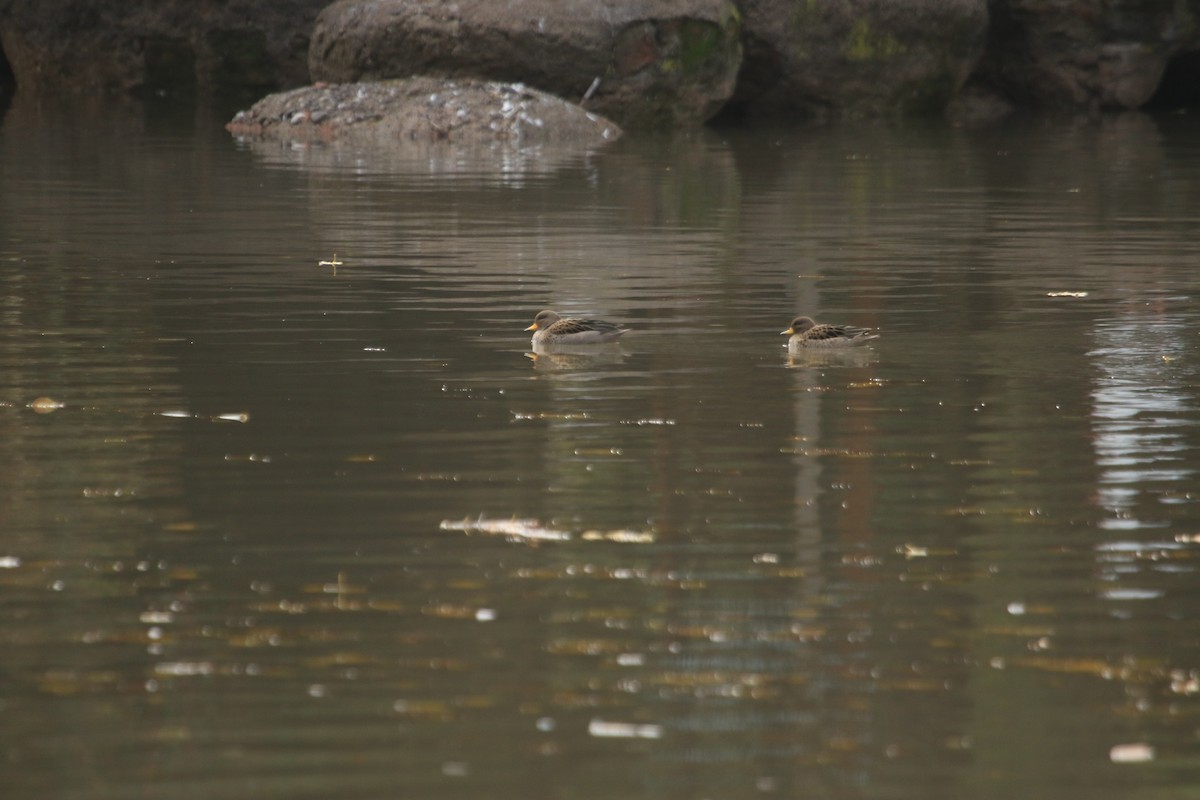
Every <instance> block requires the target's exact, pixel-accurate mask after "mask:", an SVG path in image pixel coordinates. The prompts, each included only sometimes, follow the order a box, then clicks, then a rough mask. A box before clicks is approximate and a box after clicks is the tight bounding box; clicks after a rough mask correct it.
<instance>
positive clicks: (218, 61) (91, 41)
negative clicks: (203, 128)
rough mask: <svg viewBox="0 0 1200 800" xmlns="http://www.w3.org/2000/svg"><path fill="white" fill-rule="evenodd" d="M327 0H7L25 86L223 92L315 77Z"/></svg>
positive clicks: (3, 6) (259, 90)
mask: <svg viewBox="0 0 1200 800" xmlns="http://www.w3.org/2000/svg"><path fill="white" fill-rule="evenodd" d="M327 4H328V3H327V0H272V2H253V0H240V1H238V2H233V1H231V0H120V2H113V1H112V0H0V54H2V55H3V56H4V57H5V58H7V60H8V62H9V66H11V68H12V73H13V78H14V80H15V81H16V84H17V87H18V89H19V90H20V91H31V92H35V93H44V94H52V93H58V94H61V93H73V94H95V93H117V92H129V93H133V94H139V95H184V96H189V95H196V94H199V95H216V94H223V93H234V92H238V93H246V92H252V93H253V94H254V95H255V96H261V95H262V94H263V93H264V92H268V91H273V90H277V89H279V88H281V87H287V86H299V85H302V84H305V83H307V82H308V64H307V55H308V45H309V32H310V31H311V29H312V25H313V22H314V20H315V19H316V16H317V13H318V12H319V11H320V10H321V9H322V8H323V7H325V6H326V5H327Z"/></svg>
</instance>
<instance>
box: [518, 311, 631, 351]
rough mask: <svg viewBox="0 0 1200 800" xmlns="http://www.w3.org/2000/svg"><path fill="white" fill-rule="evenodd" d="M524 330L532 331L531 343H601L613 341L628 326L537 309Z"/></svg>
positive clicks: (623, 332) (624, 331) (625, 331)
mask: <svg viewBox="0 0 1200 800" xmlns="http://www.w3.org/2000/svg"><path fill="white" fill-rule="evenodd" d="M525 330H527V331H534V334H533V344H534V345H539V344H602V343H604V342H614V341H616V340H617V339H618V338H620V337H621V336H622V335H623V334H625V333H628V331H629V329H628V328H622V327H621V326H620V325H616V324H614V323H612V322H605V321H604V320H599V319H575V318H573V317H566V318H564V317H560V316H559V315H558V313H557V312H554V311H551V310H549V309H546V310H545V311H539V312H538V314H537V316H536V317H534V318H533V324H532V325H530V326H529V327H528V328H526V329H525Z"/></svg>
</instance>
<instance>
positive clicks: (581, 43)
mask: <svg viewBox="0 0 1200 800" xmlns="http://www.w3.org/2000/svg"><path fill="white" fill-rule="evenodd" d="M739 20H740V17H739V15H738V13H737V9H736V8H735V5H734V3H733V2H732V0H507V2H498V0H457V2H429V1H428V0H340V2H336V3H333V4H332V5H330V6H329V7H328V8H327V9H325V11H324V12H322V13H321V15H320V17H319V18H318V20H317V24H316V28H315V29H314V30H313V39H312V48H311V50H310V54H309V70H310V72H311V74H312V78H313V80H318V81H331V82H346V81H361V80H379V79H383V78H397V77H407V76H409V75H414V74H432V75H440V76H444V77H462V76H476V77H484V78H488V79H492V80H507V81H521V82H524V83H526V84H528V85H531V86H536V87H538V88H539V89H542V90H543V91H547V92H550V93H551V94H555V95H558V96H560V97H563V98H566V99H568V100H572V101H577V102H578V101H581V100H582V99H583V98H584V96H585V95H586V94H587V93H588V92H589V89H592V86H593V83H594V82H595V81H596V79H599V83H598V84H597V85H596V87H595V88H594V89H592V94H591V95H590V96H589V97H588V99H587V101H586V106H587V108H588V109H590V110H593V111H595V112H597V113H599V114H603V115H605V116H608V117H610V118H611V119H614V120H616V121H617V122H619V123H620V124H621V125H624V126H627V127H632V126H638V127H649V126H661V125H676V124H694V123H698V122H702V121H704V120H706V119H709V118H710V117H712V116H713V115H714V114H716V113H717V111H719V110H720V109H721V107H722V106H723V105H724V104H725V102H726V101H727V100H728V99H729V97H730V96H731V95H732V94H733V90H734V86H735V82H736V77H737V73H738V69H739V67H740V66H741V54H742V50H741V42H740V38H739V37H740V24H739Z"/></svg>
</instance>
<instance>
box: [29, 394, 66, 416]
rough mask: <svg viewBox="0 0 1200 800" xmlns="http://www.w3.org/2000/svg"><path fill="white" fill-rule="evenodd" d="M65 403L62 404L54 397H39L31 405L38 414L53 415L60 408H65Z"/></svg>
mask: <svg viewBox="0 0 1200 800" xmlns="http://www.w3.org/2000/svg"><path fill="white" fill-rule="evenodd" d="M65 405H66V404H65V403H60V402H59V401H57V400H55V399H54V398H52V397H39V398H37V399H36V400H34V401H33V402H32V403H30V404H29V407H30V408H32V409H33V411H34V413H36V414H52V413H54V412H55V411H58V410H59V409H60V408H64V407H65Z"/></svg>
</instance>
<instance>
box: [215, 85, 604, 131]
mask: <svg viewBox="0 0 1200 800" xmlns="http://www.w3.org/2000/svg"><path fill="white" fill-rule="evenodd" d="M225 127H226V129H227V130H229V131H230V132H231V133H233V134H234V135H236V136H240V137H246V138H258V139H278V140H283V141H298V142H334V141H338V142H350V143H356V144H382V145H388V146H395V145H396V144H397V143H402V142H406V141H416V142H439V141H444V142H450V143H455V144H481V143H494V142H503V143H507V144H512V145H519V146H524V145H535V144H543V143H569V144H572V145H577V146H580V147H589V146H596V145H601V144H604V143H606V142H611V141H615V140H616V139H617V138H618V137H619V136H620V135H621V129H620V128H619V127H617V126H616V125H615V124H613V123H612V122H610V121H608V120H606V119H604V118H603V117H599V116H597V115H595V114H591V113H589V112H587V111H584V110H583V109H582V108H579V107H578V106H573V105H571V104H570V103H567V102H565V101H563V100H560V99H559V98H557V97H553V96H551V95H548V94H546V93H544V92H539V91H536V90H534V89H530V88H527V87H525V86H522V85H520V84H509V83H489V82H483V81H469V80H463V81H453V80H447V79H440V78H428V77H421V78H409V79H405V80H390V81H378V82H368V83H347V84H317V85H314V86H309V87H306V88H303V89H295V90H293V91H290V92H284V93H282V94H273V95H270V96H268V97H265V98H263V99H262V100H260V101H259V102H257V103H255V104H254V106H253V107H252V108H251V109H250V110H249V111H242V112H239V113H238V115H237V116H236V117H234V119H233V120H232V121H231V122H230V123H229V124H228V125H226V126H225Z"/></svg>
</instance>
